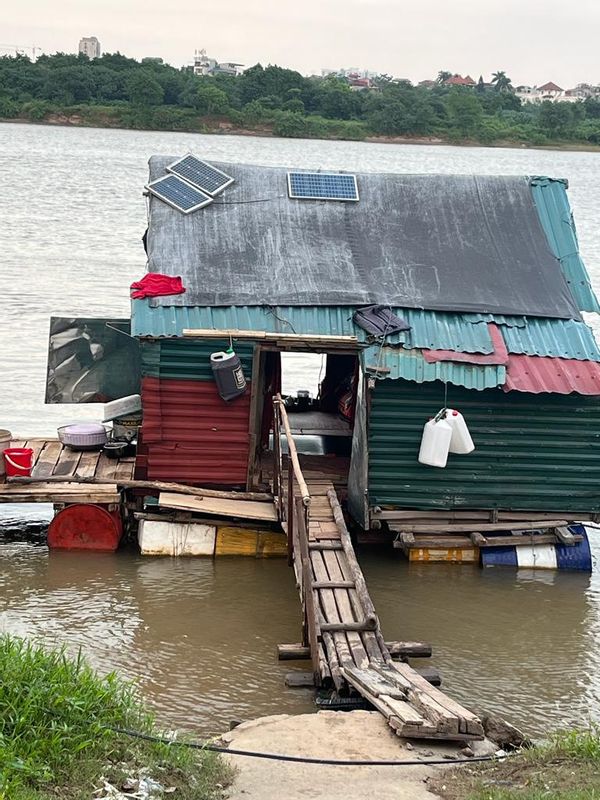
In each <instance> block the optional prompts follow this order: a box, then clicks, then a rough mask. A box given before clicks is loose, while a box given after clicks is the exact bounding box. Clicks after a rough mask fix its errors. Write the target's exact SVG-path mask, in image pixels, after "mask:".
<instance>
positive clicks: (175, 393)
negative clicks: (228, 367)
mask: <svg viewBox="0 0 600 800" xmlns="http://www.w3.org/2000/svg"><path fill="white" fill-rule="evenodd" d="M142 406H143V410H144V421H143V424H142V436H143V441H144V445H145V449H146V450H147V452H146V456H145V461H146V464H147V470H148V478H149V479H150V480H153V479H154V480H173V481H182V482H186V483H197V484H205V485H213V484H216V485H239V484H243V483H245V481H246V471H247V467H248V452H249V439H250V437H249V419H250V390H249V389H248V391H247V392H246V394H244V395H242V396H241V397H239V398H236V399H235V400H232V401H230V402H229V403H226V402H225V401H224V400H223V399H222V398H221V397H220V395H219V393H218V391H217V387H216V384H215V383H214V381H198V380H178V379H162V380H161V379H158V378H153V377H146V378H144V379H143V380H142Z"/></svg>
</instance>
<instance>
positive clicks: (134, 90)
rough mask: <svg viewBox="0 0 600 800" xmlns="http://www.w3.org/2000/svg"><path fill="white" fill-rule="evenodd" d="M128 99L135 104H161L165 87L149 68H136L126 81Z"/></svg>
mask: <svg viewBox="0 0 600 800" xmlns="http://www.w3.org/2000/svg"><path fill="white" fill-rule="evenodd" d="M125 91H126V93H127V99H128V100H129V101H130V102H131V103H133V105H135V106H159V105H160V104H161V103H162V101H163V98H164V96H165V93H164V89H163V88H162V86H161V85H160V83H159V82H158V81H157V80H156V78H155V77H154V75H153V74H152V72H151V71H150V70H148V69H136V70H133V71H132V72H131V74H130V75H129V77H128V78H127V80H126V82H125Z"/></svg>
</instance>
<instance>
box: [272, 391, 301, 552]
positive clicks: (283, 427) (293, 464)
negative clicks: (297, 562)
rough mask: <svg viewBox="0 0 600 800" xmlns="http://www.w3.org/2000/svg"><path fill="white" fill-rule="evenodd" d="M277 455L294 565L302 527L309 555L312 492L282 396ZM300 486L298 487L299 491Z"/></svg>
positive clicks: (277, 482) (277, 483) (281, 507)
mask: <svg viewBox="0 0 600 800" xmlns="http://www.w3.org/2000/svg"><path fill="white" fill-rule="evenodd" d="M282 432H283V433H284V434H285V438H286V441H287V446H288V465H287V466H288V468H287V473H284V470H283V454H282V451H281V434H282ZM273 455H274V461H275V464H274V470H273V493H274V495H275V502H276V504H277V510H278V513H279V519H280V520H282V522H285V525H286V529H287V542H288V563H289V565H290V566H292V564H293V562H294V548H295V546H296V545H297V544H299V543H300V542H299V533H300V531H299V528H300V527H302V528H303V533H304V534H305V537H306V547H307V552H308V526H309V516H310V493H309V491H308V486H307V485H306V481H305V480H304V475H303V474H302V469H301V467H300V460H299V458H298V451H297V450H296V443H295V442H294V437H293V436H292V429H291V428H290V422H289V419H288V415H287V412H286V410H285V403H284V402H283V400H282V398H281V395H280V394H276V395H275V397H274V398H273ZM296 487H298V491H297V492H296ZM296 494H298V495H299V497H298V498H297V499H298V500H300V503H297V502H296V500H295V498H296ZM300 517H302V520H300V519H299V518H300ZM300 521H301V522H303V523H304V524H303V525H299V524H298V523H299V522H300ZM301 538H304V537H301Z"/></svg>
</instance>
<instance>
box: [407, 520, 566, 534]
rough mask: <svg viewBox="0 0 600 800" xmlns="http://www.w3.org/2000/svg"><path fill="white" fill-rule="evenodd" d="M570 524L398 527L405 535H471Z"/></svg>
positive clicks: (536, 523) (556, 522)
mask: <svg viewBox="0 0 600 800" xmlns="http://www.w3.org/2000/svg"><path fill="white" fill-rule="evenodd" d="M568 524H569V523H568V522H567V521H566V520H564V519H553V520H545V521H544V522H543V523H542V522H520V523H516V522H513V523H510V524H509V523H506V522H490V523H484V524H482V525H479V524H477V525H460V524H457V525H437V524H433V525H402V526H398V527H399V528H401V530H402V532H403V533H404V532H405V533H471V532H472V531H473V528H476V529H477V530H478V531H479V532H485V531H505V530H519V531H529V530H539V529H540V528H558V527H559V526H565V525H568Z"/></svg>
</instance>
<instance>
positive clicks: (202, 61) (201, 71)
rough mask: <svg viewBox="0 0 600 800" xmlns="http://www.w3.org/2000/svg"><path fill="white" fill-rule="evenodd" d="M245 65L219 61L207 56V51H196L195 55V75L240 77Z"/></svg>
mask: <svg viewBox="0 0 600 800" xmlns="http://www.w3.org/2000/svg"><path fill="white" fill-rule="evenodd" d="M243 66H244V65H243V64H237V63H235V62H233V61H217V60H216V58H210V57H209V56H207V55H206V50H196V52H195V53H194V75H201V76H208V75H210V76H214V75H233V76H234V77H235V76H236V75H239V74H240V72H241V71H242V70H241V67H243Z"/></svg>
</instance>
